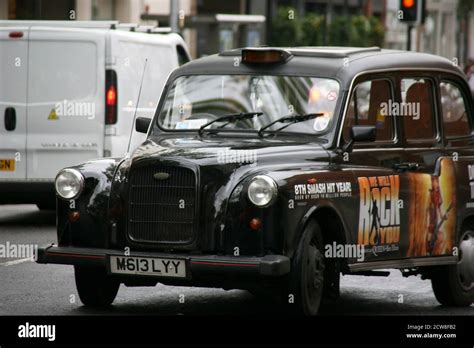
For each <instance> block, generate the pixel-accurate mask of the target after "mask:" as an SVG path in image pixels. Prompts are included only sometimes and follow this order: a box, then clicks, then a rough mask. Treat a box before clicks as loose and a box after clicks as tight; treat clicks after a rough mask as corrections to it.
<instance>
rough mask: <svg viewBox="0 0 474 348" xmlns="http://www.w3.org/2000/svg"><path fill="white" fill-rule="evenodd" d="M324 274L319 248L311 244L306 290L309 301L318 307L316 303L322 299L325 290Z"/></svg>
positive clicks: (309, 247)
mask: <svg viewBox="0 0 474 348" xmlns="http://www.w3.org/2000/svg"><path fill="white" fill-rule="evenodd" d="M323 273H324V263H323V256H322V254H321V252H320V251H319V250H318V248H317V247H316V246H315V245H314V244H313V243H311V244H310V245H309V246H308V258H307V267H306V289H307V298H308V301H309V302H310V303H311V304H312V305H316V302H317V301H318V300H319V299H320V298H321V293H322V289H323Z"/></svg>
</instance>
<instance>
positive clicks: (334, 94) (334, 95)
mask: <svg viewBox="0 0 474 348" xmlns="http://www.w3.org/2000/svg"><path fill="white" fill-rule="evenodd" d="M326 97H327V98H328V100H329V101H334V100H336V99H337V92H336V91H330V92H329V93H328V94H327V96H326Z"/></svg>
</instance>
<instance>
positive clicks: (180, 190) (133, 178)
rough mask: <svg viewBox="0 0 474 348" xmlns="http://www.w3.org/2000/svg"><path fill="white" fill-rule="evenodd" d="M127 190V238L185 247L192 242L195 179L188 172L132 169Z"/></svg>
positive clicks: (185, 170)
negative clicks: (184, 245) (183, 245)
mask: <svg viewBox="0 0 474 348" xmlns="http://www.w3.org/2000/svg"><path fill="white" fill-rule="evenodd" d="M167 176H168V177H167ZM155 177H158V179H157V178H155ZM166 177H167V178H166ZM129 187H130V191H129V200H128V201H129V203H128V236H129V238H130V239H131V240H132V241H134V242H138V243H167V244H187V243H190V242H191V241H192V240H193V239H194V227H195V208H196V205H195V204H196V176H195V174H194V172H193V171H192V170H191V169H188V168H182V167H165V166H151V167H142V168H135V169H132V172H131V174H130V186H129Z"/></svg>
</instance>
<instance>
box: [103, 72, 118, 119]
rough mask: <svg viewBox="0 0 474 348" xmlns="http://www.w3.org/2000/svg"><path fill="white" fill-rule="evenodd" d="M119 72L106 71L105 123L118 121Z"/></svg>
mask: <svg viewBox="0 0 474 348" xmlns="http://www.w3.org/2000/svg"><path fill="white" fill-rule="evenodd" d="M117 100H118V91H117V73H116V72H115V70H111V69H110V70H106V71H105V124H115V123H117V108H118V102H117Z"/></svg>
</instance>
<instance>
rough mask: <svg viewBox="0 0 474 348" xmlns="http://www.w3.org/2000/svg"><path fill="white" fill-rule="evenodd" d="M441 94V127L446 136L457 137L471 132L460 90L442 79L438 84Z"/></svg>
mask: <svg viewBox="0 0 474 348" xmlns="http://www.w3.org/2000/svg"><path fill="white" fill-rule="evenodd" d="M439 90H440V94H441V110H442V112H443V127H444V133H445V135H446V137H448V138H449V137H459V136H464V135H469V134H471V127H470V125H469V120H468V117H467V111H466V110H467V108H466V103H465V102H466V101H465V100H464V98H463V95H462V93H461V90H460V89H459V88H458V86H456V85H455V84H453V83H451V82H448V81H442V82H441V83H440V84H439Z"/></svg>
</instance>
